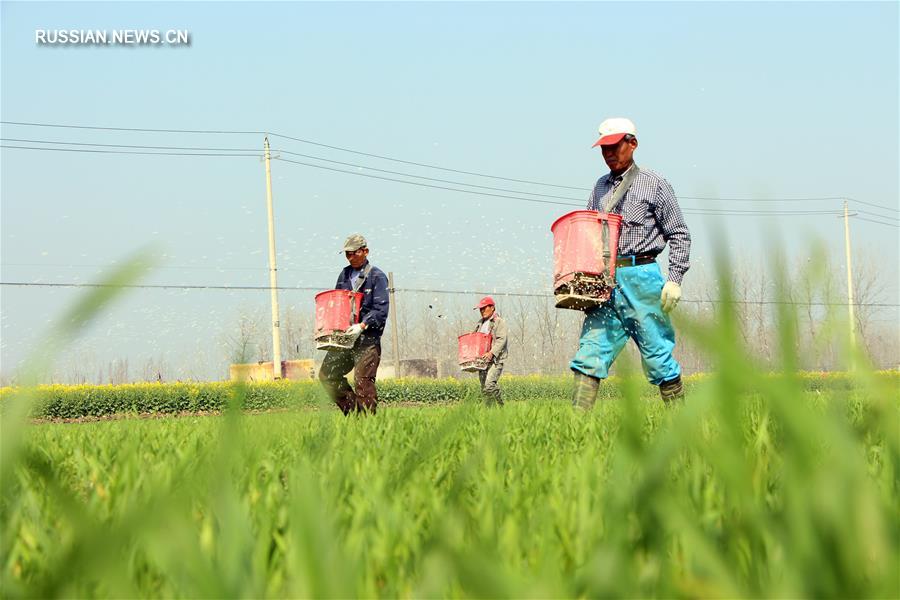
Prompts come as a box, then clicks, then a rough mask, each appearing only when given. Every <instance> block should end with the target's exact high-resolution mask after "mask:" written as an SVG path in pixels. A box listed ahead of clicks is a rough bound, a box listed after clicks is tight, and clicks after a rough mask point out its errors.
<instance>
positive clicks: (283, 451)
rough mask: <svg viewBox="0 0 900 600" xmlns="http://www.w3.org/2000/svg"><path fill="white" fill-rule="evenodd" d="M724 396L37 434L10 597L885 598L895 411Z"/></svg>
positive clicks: (15, 541) (11, 537) (18, 509)
mask: <svg viewBox="0 0 900 600" xmlns="http://www.w3.org/2000/svg"><path fill="white" fill-rule="evenodd" d="M722 384H723V382H722V381H721V380H711V381H707V382H705V383H703V384H699V385H697V386H696V387H695V390H694V392H693V394H692V397H691V401H690V403H689V404H688V405H687V406H684V407H679V408H676V409H668V410H667V409H665V408H664V407H663V406H662V405H660V404H659V403H655V402H654V403H647V402H644V401H643V400H640V399H638V398H637V397H635V396H633V393H634V392H635V391H638V389H639V386H642V385H643V384H640V383H637V384H635V386H634V389H633V390H631V389H630V383H629V382H625V386H624V387H623V389H622V393H623V396H622V397H621V398H620V399H618V400H614V401H608V402H604V403H602V404H600V405H598V408H597V410H595V411H594V412H592V413H588V414H581V413H577V412H574V411H573V410H572V408H571V407H570V406H568V405H567V404H566V403H561V402H550V401H548V402H530V403H525V402H521V403H514V404H511V405H508V406H507V407H505V408H504V409H502V410H496V409H494V410H492V409H488V408H484V407H481V406H478V405H474V404H469V403H463V404H459V405H456V406H449V407H426V408H399V407H398V408H392V409H387V410H384V411H382V413H381V414H379V415H378V417H377V418H355V417H354V418H350V419H345V418H343V417H341V416H340V415H339V414H337V413H335V412H331V411H328V412H317V413H315V412H314V413H309V412H303V413H283V414H277V415H255V416H239V415H238V414H237V413H234V414H231V415H230V416H227V417H222V418H203V417H199V418H198V417H189V418H181V419H176V418H172V419H164V420H150V421H146V420H145V421H117V422H107V423H90V424H81V425H43V426H40V427H36V428H32V429H30V430H29V432H28V434H27V436H26V439H25V455H24V456H25V458H24V462H23V463H22V464H21V465H20V466H19V468H18V469H17V477H16V483H15V490H4V504H3V523H4V538H3V542H4V545H3V551H4V577H3V595H4V596H5V597H17V596H79V597H80V596H114V597H122V596H128V597H132V596H151V597H159V596H164V597H169V596H180V597H209V596H214V597H221V596H252V597H261V596H295V597H296V596H299V597H353V596H383V597H397V596H401V597H421V596H426V597H432V596H461V597H469V596H477V597H576V596H584V597H595V596H608V595H609V596H629V597H632V596H666V597H669V596H679V597H709V596H717V597H771V596H781V597H809V596H815V597H823V596H827V597H897V595H898V594H900V588H898V582H897V577H896V566H897V564H898V560H900V554H898V539H900V519H898V511H897V501H896V498H897V491H898V490H897V480H898V478H897V467H898V464H900V463H898V460H897V459H898V446H897V435H896V434H897V432H896V427H894V426H891V424H890V423H888V422H885V421H884V417H890V416H892V417H894V419H896V417H897V416H898V411H897V409H898V405H897V402H896V397H894V398H891V397H890V395H888V396H879V388H878V387H877V386H878V382H877V381H876V382H875V386H876V387H874V388H868V387H866V386H864V385H860V386H859V387H858V388H852V389H851V390H849V391H848V390H846V389H843V390H838V391H829V390H827V389H826V390H825V391H824V392H822V391H818V392H800V393H798V395H796V396H795V397H792V398H790V399H781V400H779V402H783V401H784V400H788V401H787V402H783V404H781V405H780V406H777V405H776V402H775V401H774V399H771V398H767V397H766V396H764V395H761V394H758V393H751V394H746V395H742V396H739V397H735V398H732V399H731V401H730V403H729V404H728V405H724V404H723V403H720V402H717V401H716V400H715V399H716V397H717V394H718V390H717V388H718V387H719V386H720V385H722ZM772 385H778V386H781V385H790V384H789V382H787V381H777V382H775V381H773V382H772ZM880 391H882V392H884V391H887V392H888V394H890V389H889V388H888V389H887V390H885V389H881V390H880ZM885 402H887V403H885ZM9 492H13V493H12V494H10V493H9Z"/></svg>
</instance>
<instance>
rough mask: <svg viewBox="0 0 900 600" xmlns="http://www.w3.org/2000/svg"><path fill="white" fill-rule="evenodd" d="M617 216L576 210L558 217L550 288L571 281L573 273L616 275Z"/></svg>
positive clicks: (619, 220) (554, 227) (618, 216)
mask: <svg viewBox="0 0 900 600" xmlns="http://www.w3.org/2000/svg"><path fill="white" fill-rule="evenodd" d="M621 226H622V217H621V216H620V215H614V214H608V213H601V212H597V211H596V210H576V211H574V212H570V213H569V214H567V215H563V216H561V217H560V218H558V219H557V220H556V221H555V222H554V223H553V225H552V226H551V227H550V231H552V232H553V282H554V285H558V284H559V283H562V282H565V281H566V280H568V279H571V278H572V277H573V276H574V275H575V274H576V273H584V274H587V275H602V274H604V273H608V274H609V276H610V277H612V278H614V277H615V275H616V256H617V254H618V247H619V229H620V227H621Z"/></svg>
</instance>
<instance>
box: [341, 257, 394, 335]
mask: <svg viewBox="0 0 900 600" xmlns="http://www.w3.org/2000/svg"><path fill="white" fill-rule="evenodd" d="M368 264H369V261H366V262H365V264H363V266H362V268H363V269H365V268H366V265H368ZM352 271H353V267H351V266H350V265H347V266H346V267H344V268H343V270H341V274H340V275H338V278H337V283H336V284H334V289H336V290H352V289H353V286H352V285H351V284H350V273H351V272H352ZM359 291H360V292H362V294H363V300H362V307H361V308H360V311H359V314H360V323H365V324H366V328H365V329H364V330H363V332H362V335H361V336H360V340H359V343H360V344H377V343H379V342H380V341H381V334H382V333H384V325H385V323H387V318H388V307H389V306H390V299H389V296H388V278H387V275H385V274H384V271H382V270H381V269H379V268H378V267H376V266H375V265H372V270H371V271H369V276H368V277H367V278H366V280H365V282H364V283H363V284H362V287H361V288H360V289H359Z"/></svg>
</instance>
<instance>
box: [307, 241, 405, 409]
mask: <svg viewBox="0 0 900 600" xmlns="http://www.w3.org/2000/svg"><path fill="white" fill-rule="evenodd" d="M343 252H344V256H346V257H347V262H349V263H350V264H349V265H347V266H346V267H344V269H343V270H342V271H341V273H340V275H338V278H337V283H336V284H335V286H334V287H335V289H338V290H352V291H354V292H361V293H362V294H363V299H362V304H361V306H360V311H359V317H360V318H359V323H357V324H355V325H351V326H350V328H349V329H347V332H346V333H347V334H348V335H350V336H351V337H352V338H354V340H355V341H354V343H353V348H352V349H350V350H329V351H328V353H327V354H325V360H324V361H323V362H322V368H321V369H320V370H319V380H320V381H321V382H322V385H323V386H324V387H325V389H326V391H327V392H328V394H329V395H330V396H331V399H332V400H334V402H335V404H337V405H338V408H340V409H341V411H342V412H343V413H344V414H345V415H348V414H350V413H351V412H352V411H354V410H355V411H356V412H369V413H372V414H374V413H375V409H376V406H377V404H378V392H377V391H376V390H375V374H376V372H377V371H378V363H379V362H381V334H382V333H384V325H385V323H386V322H387V317H388V306H389V300H388V279H387V276H386V275H385V274H384V272H383V271H382V270H381V269H379V268H378V267H376V266H374V265H373V264H372V263H370V262H369V259H368V257H369V247H368V244H367V242H366V238H364V237H363V236H361V235H359V234H353V235H351V236H350V237H348V238H347V240H346V241H345V242H344V249H343ZM350 371H353V378H354V381H355V383H356V390H355V391H354V390H353V388H352V387H350V384H349V383H348V382H347V378H346V375H347V373H349V372H350Z"/></svg>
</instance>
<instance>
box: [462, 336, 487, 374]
mask: <svg viewBox="0 0 900 600" xmlns="http://www.w3.org/2000/svg"><path fill="white" fill-rule="evenodd" d="M458 341H459V353H458V355H457V356H458V358H459V366H460V367H461V368H462V370H463V371H480V370H482V369H485V368H486V367H487V363H486V362H484V361H482V360H481V357H482V356H483V355H484V353H485V352H487V351H488V350H490V349H491V344H492V343H493V336H492V335H491V334H489V333H479V332H477V331H476V332H473V333H466V334H464V335H461V336H459V338H458Z"/></svg>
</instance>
